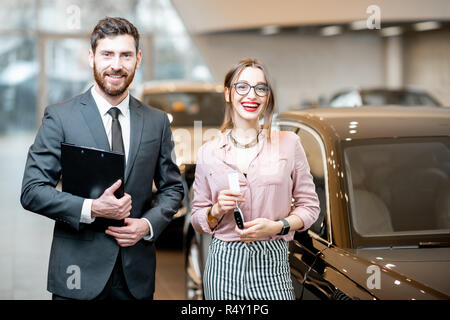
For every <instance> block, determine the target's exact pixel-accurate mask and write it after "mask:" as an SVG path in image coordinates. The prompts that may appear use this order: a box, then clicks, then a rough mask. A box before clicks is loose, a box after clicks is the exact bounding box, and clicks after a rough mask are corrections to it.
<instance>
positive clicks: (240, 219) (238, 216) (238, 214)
mask: <svg viewBox="0 0 450 320" xmlns="http://www.w3.org/2000/svg"><path fill="white" fill-rule="evenodd" d="M234 220H235V221H236V224H237V226H238V228H239V229H244V215H243V214H242V211H241V209H239V207H238V203H237V200H236V208H234Z"/></svg>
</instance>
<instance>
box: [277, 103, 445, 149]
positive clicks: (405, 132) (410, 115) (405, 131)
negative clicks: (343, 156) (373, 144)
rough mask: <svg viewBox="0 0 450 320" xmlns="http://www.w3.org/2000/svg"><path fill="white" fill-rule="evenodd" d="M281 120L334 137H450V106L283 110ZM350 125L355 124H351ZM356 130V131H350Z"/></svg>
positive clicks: (337, 138)
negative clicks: (306, 125)
mask: <svg viewBox="0 0 450 320" xmlns="http://www.w3.org/2000/svg"><path fill="white" fill-rule="evenodd" d="M278 119H280V120H283V119H294V120H297V121H300V122H306V123H309V124H310V125H311V126H313V127H315V128H316V129H317V130H318V131H320V132H321V133H322V134H325V135H327V137H329V138H331V139H332V140H340V141H341V140H346V139H352V140H355V139H371V138H388V137H389V138H390V137H422V136H450V108H445V107H442V108H436V107H403V106H402V107H399V106H385V107H357V108H313V109H303V110H296V111H289V112H284V113H281V114H280V115H279V116H278ZM351 124H356V126H352V127H350V125H351ZM350 130H355V131H350Z"/></svg>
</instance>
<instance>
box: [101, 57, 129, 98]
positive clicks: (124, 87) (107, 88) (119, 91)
mask: <svg viewBox="0 0 450 320" xmlns="http://www.w3.org/2000/svg"><path fill="white" fill-rule="evenodd" d="M135 72H136V67H135V68H134V70H133V73H131V74H127V73H125V72H122V71H119V72H113V71H105V72H104V73H103V74H101V73H100V72H98V70H97V67H96V66H95V62H94V78H95V82H97V85H98V86H99V87H100V89H101V90H102V91H103V92H105V93H106V94H107V95H109V96H112V97H117V96H120V95H122V94H123V93H124V92H125V91H126V90H127V89H128V87H129V86H130V84H131V82H132V81H133V78H134V73H135ZM107 75H110V76H114V75H116V76H123V75H125V82H124V83H123V84H122V85H121V86H120V87H118V88H115V89H113V88H111V87H110V85H109V84H108V83H107V81H106V79H105V77H106V76H107Z"/></svg>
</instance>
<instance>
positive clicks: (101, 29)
mask: <svg viewBox="0 0 450 320" xmlns="http://www.w3.org/2000/svg"><path fill="white" fill-rule="evenodd" d="M124 34H129V35H131V36H132V37H133V38H134V42H135V44H136V53H137V52H138V50H139V32H138V30H137V29H136V27H135V26H134V25H133V24H132V23H131V22H130V21H128V20H126V19H124V18H119V17H116V18H111V17H106V18H104V19H102V20H100V21H99V22H98V23H97V25H96V26H95V28H94V30H93V31H92V33H91V49H92V52H94V53H95V49H96V48H97V41H98V40H99V39H103V38H105V37H113V36H118V35H124Z"/></svg>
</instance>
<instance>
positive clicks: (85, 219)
mask: <svg viewBox="0 0 450 320" xmlns="http://www.w3.org/2000/svg"><path fill="white" fill-rule="evenodd" d="M92 201H93V200H92V199H85V200H84V201H83V207H82V208H81V217H80V222H81V223H88V224H90V223H92V222H94V221H95V218H92V217H91V208H92Z"/></svg>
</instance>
